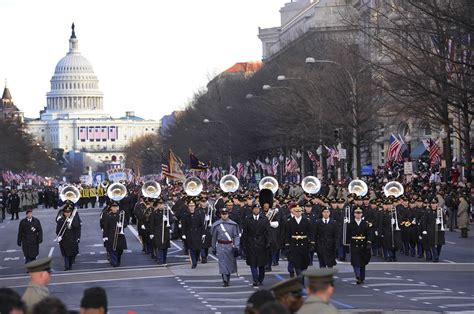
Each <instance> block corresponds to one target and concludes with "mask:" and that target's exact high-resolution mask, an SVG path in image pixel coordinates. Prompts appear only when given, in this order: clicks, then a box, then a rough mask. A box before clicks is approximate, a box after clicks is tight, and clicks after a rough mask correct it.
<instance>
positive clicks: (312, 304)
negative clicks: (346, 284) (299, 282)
mask: <svg viewBox="0 0 474 314" xmlns="http://www.w3.org/2000/svg"><path fill="white" fill-rule="evenodd" d="M335 273H337V269H333V268H331V269H328V268H325V269H312V270H307V271H305V272H303V276H305V277H307V278H308V281H309V284H308V293H309V296H308V297H307V298H306V300H305V302H304V304H303V306H302V307H301V308H300V309H299V311H298V314H313V313H324V314H335V313H337V309H336V307H335V306H334V305H332V304H330V303H329V300H327V301H325V300H323V299H321V298H320V297H318V296H317V295H316V292H317V291H316V290H315V291H313V289H315V287H320V289H319V290H321V289H323V291H328V290H326V289H329V288H330V286H334V279H333V275H334V274H335ZM329 297H330V294H329V295H328V299H329Z"/></svg>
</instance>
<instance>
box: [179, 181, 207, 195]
mask: <svg viewBox="0 0 474 314" xmlns="http://www.w3.org/2000/svg"><path fill="white" fill-rule="evenodd" d="M183 189H184V192H186V194H187V195H189V196H198V195H199V194H201V192H202V189H203V185H202V181H201V179H199V178H198V177H189V178H187V179H186V180H185V181H184V183H183Z"/></svg>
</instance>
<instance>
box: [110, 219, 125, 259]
mask: <svg viewBox="0 0 474 314" xmlns="http://www.w3.org/2000/svg"><path fill="white" fill-rule="evenodd" d="M119 223H120V227H119V224H118V223H117V225H116V226H115V233H114V243H113V245H112V250H114V251H115V250H116V249H117V243H118V236H119V234H125V233H124V232H123V224H124V223H125V212H124V211H123V210H121V211H120V213H119Z"/></svg>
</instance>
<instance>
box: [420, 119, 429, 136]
mask: <svg viewBox="0 0 474 314" xmlns="http://www.w3.org/2000/svg"><path fill="white" fill-rule="evenodd" d="M420 129H421V135H422V136H430V135H431V125H430V124H429V122H426V121H424V122H422V123H421V124H420Z"/></svg>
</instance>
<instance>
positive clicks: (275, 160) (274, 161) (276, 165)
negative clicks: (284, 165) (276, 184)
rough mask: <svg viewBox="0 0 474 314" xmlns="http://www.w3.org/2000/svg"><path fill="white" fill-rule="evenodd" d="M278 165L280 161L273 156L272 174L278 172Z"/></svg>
mask: <svg viewBox="0 0 474 314" xmlns="http://www.w3.org/2000/svg"><path fill="white" fill-rule="evenodd" d="M279 165H280V163H279V162H278V158H276V157H273V169H272V170H273V175H274V176H275V175H276V174H277V172H278V166H279Z"/></svg>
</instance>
